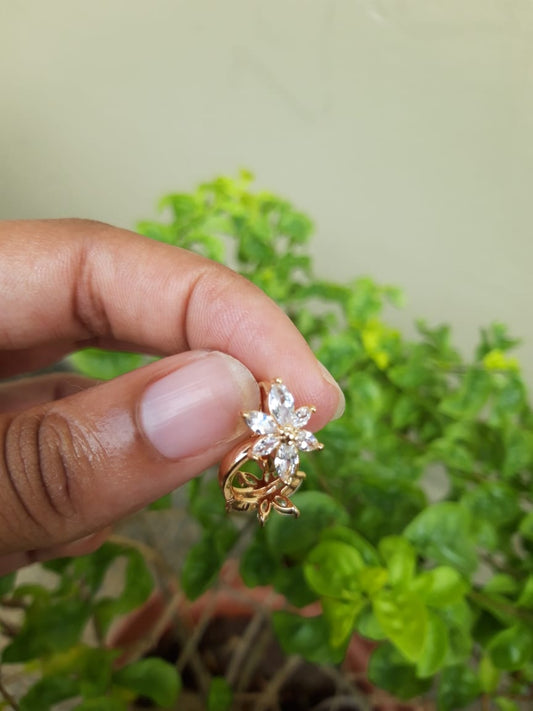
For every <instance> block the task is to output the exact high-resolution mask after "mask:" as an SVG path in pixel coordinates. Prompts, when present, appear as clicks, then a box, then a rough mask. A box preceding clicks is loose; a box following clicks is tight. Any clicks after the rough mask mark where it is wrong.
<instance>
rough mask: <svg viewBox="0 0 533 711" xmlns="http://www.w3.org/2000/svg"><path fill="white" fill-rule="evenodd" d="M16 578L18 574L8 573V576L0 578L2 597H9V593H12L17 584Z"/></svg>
mask: <svg viewBox="0 0 533 711" xmlns="http://www.w3.org/2000/svg"><path fill="white" fill-rule="evenodd" d="M16 577H17V574H16V572H15V573H8V574H7V575H2V577H0V595H7V593H9V592H11V590H12V589H13V586H14V584H15V578H16Z"/></svg>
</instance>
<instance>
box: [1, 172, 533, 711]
mask: <svg viewBox="0 0 533 711" xmlns="http://www.w3.org/2000/svg"><path fill="white" fill-rule="evenodd" d="M251 182H252V176H251V175H250V174H248V173H246V172H243V173H241V174H240V175H239V176H238V177H237V178H236V179H232V178H225V177H223V178H218V179H216V180H214V181H212V182H209V183H206V184H203V185H201V186H200V187H199V188H198V189H197V190H196V191H195V192H193V193H190V194H172V195H168V196H166V197H165V198H163V200H162V201H161V204H160V208H161V210H162V211H163V213H164V218H163V219H162V221H145V222H142V223H140V225H139V226H138V229H139V231H140V232H141V233H143V234H145V235H147V236H148V237H151V238H153V239H157V240H160V241H162V242H166V243H168V244H172V245H176V246H178V247H181V248H184V249H189V250H194V251H195V252H197V253H199V254H202V255H204V256H205V257H207V258H209V259H213V260H216V261H219V262H224V263H226V264H229V265H230V266H232V267H233V268H234V269H236V270H237V271H239V272H240V273H241V274H243V275H244V276H246V277H247V278H248V279H250V280H251V281H253V282H254V283H255V284H257V285H258V286H259V287H260V288H261V289H263V290H264V291H266V292H267V293H268V294H269V295H270V296H271V297H272V298H273V299H274V300H275V301H276V302H277V303H278V304H279V305H280V306H281V307H282V308H283V309H284V310H285V311H286V312H287V314H288V315H289V316H290V318H291V319H292V320H293V322H294V323H295V324H296V326H297V327H298V328H299V329H300V331H301V332H302V333H303V335H304V336H305V338H306V339H307V340H308V342H309V343H310V344H311V346H312V347H313V349H314V351H315V352H316V354H317V356H318V358H319V359H320V360H321V361H322V362H323V363H324V364H325V365H326V366H327V368H328V369H329V370H330V371H331V372H332V373H333V375H334V376H335V377H336V379H337V380H338V382H339V383H340V384H341V386H342V388H343V390H344V393H345V395H346V414H345V416H344V417H343V418H341V419H340V420H339V421H336V422H334V423H332V424H330V425H329V426H328V427H327V428H326V429H325V430H324V431H323V432H322V433H321V440H322V441H323V442H324V444H325V449H324V451H323V452H322V453H321V454H320V455H318V456H315V457H312V458H309V459H308V460H307V459H305V461H304V463H303V468H304V469H305V471H306V472H307V473H308V476H307V479H306V483H305V491H303V492H302V493H299V494H296V495H295V497H294V500H295V503H296V504H297V505H298V507H299V508H300V510H301V514H302V515H301V517H300V518H299V519H297V520H293V519H288V518H281V517H278V518H274V519H272V520H270V521H269V522H268V524H267V526H266V528H265V529H261V528H260V527H257V529H256V530H255V532H254V533H253V534H252V535H251V537H250V536H249V535H248V530H249V529H248V528H245V529H244V534H246V535H248V538H245V539H244V540H245V542H246V547H245V550H244V552H243V554H242V556H241V560H240V567H241V575H242V578H243V580H244V581H245V583H246V584H247V585H249V586H256V585H265V584H270V585H273V586H274V588H275V589H276V590H277V591H279V592H280V593H282V594H283V595H284V596H285V598H286V599H287V601H288V603H289V607H288V608H287V609H286V610H282V611H279V612H277V613H275V614H274V619H273V623H274V628H275V631H276V634H277V636H278V638H279V641H280V643H281V646H282V647H283V649H284V650H285V651H286V653H287V654H297V655H301V656H302V657H304V658H306V659H307V660H309V661H313V662H318V663H326V664H338V663H339V662H340V661H341V660H342V659H343V657H344V655H345V653H346V649H347V646H348V644H349V642H350V639H351V638H352V636H353V634H354V633H355V632H357V633H358V634H359V635H362V636H363V637H366V638H368V639H371V640H374V641H375V643H376V647H375V650H374V652H373V654H372V657H371V660H370V666H369V676H370V679H371V681H372V682H373V683H374V684H376V685H377V686H379V687H381V688H383V689H387V690H388V691H390V692H391V693H393V694H394V695H395V696H396V697H398V698H401V699H408V698H411V697H413V696H417V695H424V694H427V693H432V694H433V696H434V698H436V699H437V706H438V709H439V710H440V711H456V710H457V709H460V708H463V707H465V706H467V705H468V704H470V703H471V702H472V701H473V700H475V699H479V698H481V697H482V698H483V703H484V704H485V705H484V706H483V708H484V709H489V708H491V709H502V710H503V711H510V710H512V709H517V708H518V706H517V703H518V702H519V701H520V700H521V699H527V698H529V699H531V694H532V682H533V507H532V498H531V491H532V472H533V414H532V410H531V407H530V405H529V402H528V396H527V393H526V388H525V385H524V382H523V380H522V377H521V374H520V368H519V364H518V362H517V361H516V359H515V358H513V357H512V356H511V355H510V353H509V352H510V351H511V349H512V348H513V347H514V346H515V345H516V341H515V340H514V339H512V338H510V337H509V335H508V333H507V330H506V328H505V327H504V326H503V325H501V324H494V325H492V326H489V327H488V328H486V329H484V330H482V331H481V335H480V342H479V345H478V347H477V348H476V350H475V353H474V354H473V356H472V357H471V358H466V359H465V358H464V357H463V356H462V355H461V354H460V353H459V351H458V350H457V349H456V348H455V347H454V345H453V343H452V339H451V332H450V328H449V326H447V325H441V326H437V327H431V326H429V325H427V324H426V323H424V322H419V323H418V324H417V333H418V335H417V337H416V338H407V337H406V336H405V335H404V334H402V333H401V332H399V331H398V330H397V329H396V328H394V327H392V326H391V325H390V324H389V323H388V322H387V320H386V319H385V318H384V309H385V308H386V307H389V306H399V305H401V303H402V294H401V292H400V291H399V290H398V289H396V288H393V287H390V286H382V285H379V284H376V283H375V282H374V281H373V280H372V279H370V278H358V279H356V280H354V281H353V282H350V283H347V284H341V283H335V282H331V281H324V280H321V279H318V278H317V277H316V276H315V275H314V274H313V270H312V260H311V257H310V255H309V251H308V241H309V238H310V235H311V232H312V223H311V221H310V219H309V218H308V217H307V216H306V215H305V214H303V213H301V212H299V211H298V210H296V209H295V208H294V207H293V206H292V205H291V204H290V203H289V202H287V201H286V200H283V199H280V198H279V197H277V196H276V195H273V194H271V193H268V192H254V191H253V190H252V187H251ZM139 358H140V357H139V356H136V355H132V354H126V355H124V354H122V355H117V354H111V353H106V352H104V351H100V352H95V351H94V350H93V351H91V352H90V353H86V352H85V353H81V354H78V355H77V356H75V359H74V363H75V365H76V366H77V368H78V369H80V370H81V371H82V372H85V373H88V374H90V375H93V376H95V375H96V376H98V377H103V378H109V377H114V376H115V375H119V374H120V373H122V372H124V371H125V370H128V369H129V368H130V367H136V366H137V365H139V363H140V361H139ZM435 476H438V478H439V480H440V483H441V485H440V486H439V490H444V493H442V494H441V495H440V498H438V499H437V500H436V499H435V496H433V498H432V497H431V496H429V495H428V491H431V486H430V484H429V483H428V482H431V480H432V479H433V478H434V477H435ZM443 483H445V486H443ZM188 487H189V490H188V495H189V499H188V501H189V504H188V506H189V510H190V514H191V515H192V516H193V517H194V518H195V519H196V520H197V521H198V523H199V524H200V526H201V530H202V536H201V539H200V540H199V541H198V542H197V543H196V544H195V545H194V546H193V547H192V548H191V549H190V551H189V552H188V556H187V559H186V562H185V566H184V569H183V573H182V586H183V590H184V591H185V593H186V594H187V595H188V596H189V597H190V598H195V597H198V596H199V595H201V594H202V593H203V592H204V591H205V590H207V589H208V588H209V587H210V586H211V585H213V583H214V582H215V581H216V579H217V575H218V572H219V570H220V567H221V565H222V563H223V562H224V560H225V559H226V557H227V555H228V553H229V552H230V551H232V549H234V547H235V544H236V542H237V541H238V540H240V539H241V538H243V533H242V531H243V528H242V526H239V525H237V524H236V522H235V519H233V518H232V517H228V516H227V515H226V513H225V510H224V502H223V497H222V496H221V494H220V491H219V489H218V486H217V484H216V482H214V481H213V480H212V479H210V478H209V477H204V478H201V479H196V480H194V481H193V482H191V483H190V484H189V485H188ZM166 504H168V501H165V502H159V504H158V505H159V506H163V505H166ZM241 544H242V541H241ZM120 556H125V557H126V559H127V574H126V577H127V584H126V585H125V588H124V591H123V592H122V593H121V594H120V595H118V596H117V597H116V598H115V599H105V598H104V599H102V598H101V597H99V595H98V592H99V589H100V586H101V584H102V580H103V576H104V574H105V571H106V570H107V568H108V567H109V565H110V564H111V563H112V562H113V561H114V560H116V558H117V557H120ZM46 567H47V568H48V569H49V570H52V571H54V573H55V574H56V577H57V582H56V586H55V587H53V588H52V589H50V590H44V589H43V588H41V587H39V586H33V587H31V586H30V587H29V588H28V587H27V586H26V587H25V586H23V585H21V586H17V584H16V577H15V576H9V577H7V578H4V579H2V580H1V581H0V585H1V586H2V590H1V594H2V595H3V596H4V598H9V599H11V600H22V601H24V605H25V618H24V623H23V625H22V627H21V629H20V632H19V633H18V635H16V636H15V637H14V638H13V639H12V641H11V643H10V644H9V645H8V646H7V647H6V649H5V650H4V653H3V663H4V664H7V663H11V662H24V663H26V664H28V665H30V666H31V668H32V669H35V668H38V669H39V670H40V672H41V676H42V678H41V680H40V681H38V682H37V683H36V684H35V685H34V687H33V688H32V689H30V691H29V692H28V693H27V695H26V696H25V697H24V699H23V700H22V702H21V706H20V708H21V709H23V710H24V711H31V709H37V708H38V709H39V711H43V710H45V709H48V708H50V707H51V706H52V705H53V704H54V703H56V702H57V701H58V700H60V699H64V698H70V697H72V696H77V697H80V698H81V701H80V705H78V706H76V708H77V709H93V708H94V709H104V710H105V709H125V708H127V704H128V703H129V700H130V699H131V698H132V695H135V694H136V693H142V694H143V695H145V696H150V697H151V698H152V700H153V701H154V703H156V704H159V705H160V706H162V707H164V706H165V704H167V705H170V704H172V703H173V700H174V699H175V697H176V695H177V694H178V693H179V678H178V677H177V674H176V671H175V669H174V668H173V667H171V666H170V665H166V663H165V662H163V661H161V660H156V659H146V660H143V661H142V662H137V663H135V664H133V665H130V666H126V667H125V668H123V669H121V670H117V669H116V665H115V664H114V661H115V653H114V652H113V651H110V650H108V649H106V648H105V645H101V646H100V647H97V646H95V647H89V646H86V645H83V644H81V642H80V633H81V631H82V630H83V629H84V628H85V627H86V625H87V624H89V623H90V622H91V623H92V624H93V625H94V626H95V627H96V629H98V630H99V634H100V639H102V638H103V635H104V634H105V630H106V629H107V628H108V626H109V625H110V623H111V622H112V621H113V619H115V618H116V617H117V616H118V615H121V614H124V613H125V612H127V611H128V610H131V609H134V608H135V607H137V606H139V605H140V604H141V603H142V602H143V600H145V599H146V598H147V597H148V595H149V593H150V591H151V588H152V580H151V578H150V573H149V570H148V568H147V566H146V562H145V561H144V560H143V559H142V557H141V556H140V555H139V554H138V553H137V552H136V551H132V550H127V549H126V550H125V549H120V548H118V547H116V546H112V545H110V544H106V545H104V546H103V547H102V548H101V549H100V550H99V551H97V552H96V553H93V554H92V555H90V556H85V557H83V558H79V559H77V560H65V561H56V562H53V563H47V564H46ZM317 600H319V601H320V603H321V607H322V614H321V615H319V616H318V617H305V616H301V615H299V614H298V610H297V608H301V607H303V606H305V605H307V604H308V603H310V602H313V601H317ZM148 677H151V678H153V679H157V683H154V684H147V683H146V679H147V678H148ZM104 697H105V699H106V701H105V704H107V705H105V704H103V701H102V702H100V701H98V699H100V700H101V699H103V698H104ZM100 703H102V704H103V705H98V704H100ZM230 703H231V689H230V688H229V687H228V686H227V683H226V682H225V680H224V679H221V678H215V679H213V683H212V687H211V689H210V692H209V702H208V705H209V708H212V709H215V708H216V709H218V708H220V709H222V708H227V707H228V704H230Z"/></svg>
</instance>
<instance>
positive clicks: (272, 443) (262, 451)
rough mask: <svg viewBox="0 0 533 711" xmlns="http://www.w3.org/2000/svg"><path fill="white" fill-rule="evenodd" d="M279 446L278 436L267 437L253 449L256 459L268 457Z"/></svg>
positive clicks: (261, 439)
mask: <svg viewBox="0 0 533 711" xmlns="http://www.w3.org/2000/svg"><path fill="white" fill-rule="evenodd" d="M278 444H279V437H277V435H273V434H271V435H266V436H265V437H261V438H260V439H258V440H257V442H256V443H255V444H254V446H253V447H252V455H253V456H254V457H267V456H268V455H269V454H270V453H271V452H272V451H273V450H274V449H275V448H276V447H277V446H278Z"/></svg>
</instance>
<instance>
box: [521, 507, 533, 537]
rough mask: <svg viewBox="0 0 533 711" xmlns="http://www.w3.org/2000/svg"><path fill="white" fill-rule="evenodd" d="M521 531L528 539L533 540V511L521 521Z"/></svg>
mask: <svg viewBox="0 0 533 711" xmlns="http://www.w3.org/2000/svg"><path fill="white" fill-rule="evenodd" d="M519 531H520V533H521V535H522V536H524V538H527V540H528V541H533V511H530V512H529V513H528V514H526V515H525V516H524V518H523V519H522V520H521V521H520V526H519Z"/></svg>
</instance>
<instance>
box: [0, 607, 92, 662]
mask: <svg viewBox="0 0 533 711" xmlns="http://www.w3.org/2000/svg"><path fill="white" fill-rule="evenodd" d="M89 615H90V606H89V604H88V603H87V602H86V601H84V600H81V599H77V598H71V597H67V598H64V599H59V600H55V601H54V602H46V601H41V600H36V601H34V603H33V604H32V605H31V606H30V607H29V608H28V609H27V611H26V615H25V618H24V623H23V625H22V629H21V631H20V632H19V634H18V635H17V637H15V638H14V639H13V641H12V642H11V643H10V644H8V646H7V647H6V648H5V649H4V651H3V653H2V661H3V662H4V663H12V662H25V661H28V660H30V659H33V658H35V657H40V656H45V655H47V654H50V653H52V652H58V651H63V650H65V649H68V648H69V647H72V646H73V645H75V644H76V643H77V642H78V641H79V639H80V637H81V633H82V631H83V628H84V627H85V625H86V624H87V621H88V619H89Z"/></svg>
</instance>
